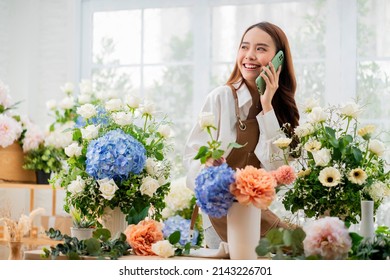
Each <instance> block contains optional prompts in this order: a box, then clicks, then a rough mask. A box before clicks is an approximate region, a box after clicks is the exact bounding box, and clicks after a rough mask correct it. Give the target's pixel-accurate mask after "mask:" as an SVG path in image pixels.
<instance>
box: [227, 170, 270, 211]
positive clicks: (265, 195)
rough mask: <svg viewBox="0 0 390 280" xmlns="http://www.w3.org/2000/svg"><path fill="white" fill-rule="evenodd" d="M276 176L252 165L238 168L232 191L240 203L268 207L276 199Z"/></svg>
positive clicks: (231, 187)
mask: <svg viewBox="0 0 390 280" xmlns="http://www.w3.org/2000/svg"><path fill="white" fill-rule="evenodd" d="M276 186H277V182H276V179H275V177H274V176H273V175H272V174H271V173H269V172H267V171H265V170H264V169H258V168H255V167H253V166H251V165H248V166H246V167H245V168H243V169H237V172H236V182H235V183H233V184H231V185H230V192H231V193H232V194H233V195H234V196H235V197H236V199H237V201H238V202H239V203H242V204H244V205H249V204H250V203H252V204H253V205H254V206H255V207H257V208H260V209H266V208H267V207H268V206H270V205H271V203H272V201H273V200H274V199H275V196H276V192H275V187H276Z"/></svg>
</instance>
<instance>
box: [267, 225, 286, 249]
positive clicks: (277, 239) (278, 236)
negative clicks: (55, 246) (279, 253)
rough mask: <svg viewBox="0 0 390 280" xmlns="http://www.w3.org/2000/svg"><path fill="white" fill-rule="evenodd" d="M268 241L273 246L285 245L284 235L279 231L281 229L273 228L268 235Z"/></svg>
mask: <svg viewBox="0 0 390 280" xmlns="http://www.w3.org/2000/svg"><path fill="white" fill-rule="evenodd" d="M266 237H267V239H268V240H269V242H271V244H273V245H280V244H283V233H282V232H281V231H279V229H276V228H273V229H271V230H270V231H269V232H268V233H267V235H266Z"/></svg>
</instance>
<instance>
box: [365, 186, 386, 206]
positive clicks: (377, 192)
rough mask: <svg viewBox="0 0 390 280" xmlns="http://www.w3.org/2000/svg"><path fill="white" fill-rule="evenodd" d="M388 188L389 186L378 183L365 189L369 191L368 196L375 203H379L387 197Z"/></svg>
mask: <svg viewBox="0 0 390 280" xmlns="http://www.w3.org/2000/svg"><path fill="white" fill-rule="evenodd" d="M386 188H387V186H386V185H385V184H384V183H383V182H380V181H377V182H375V183H373V184H372V185H371V186H368V187H366V188H365V189H368V194H369V195H370V196H371V198H372V199H373V200H374V201H376V202H379V201H381V200H382V199H383V198H384V197H385V196H386V195H385V194H386Z"/></svg>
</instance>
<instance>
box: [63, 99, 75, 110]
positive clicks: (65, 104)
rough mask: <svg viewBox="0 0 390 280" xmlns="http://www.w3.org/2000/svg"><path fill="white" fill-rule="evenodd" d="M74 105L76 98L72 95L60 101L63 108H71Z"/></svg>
mask: <svg viewBox="0 0 390 280" xmlns="http://www.w3.org/2000/svg"><path fill="white" fill-rule="evenodd" d="M73 106H74V98H73V97H72V96H68V97H65V98H64V99H62V100H61V102H60V107H61V108H62V109H71V108H72V107H73Z"/></svg>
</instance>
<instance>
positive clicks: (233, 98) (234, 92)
mask: <svg viewBox="0 0 390 280" xmlns="http://www.w3.org/2000/svg"><path fill="white" fill-rule="evenodd" d="M279 50H282V51H283V53H284V63H283V65H282V67H279V68H278V69H275V68H274V66H273V65H272V63H271V60H272V58H273V57H274V56H275V54H276V53H277V52H278V51H279ZM267 65H268V66H269V69H267V68H266V66H267ZM263 70H264V71H265V73H266V74H264V73H262V71H263ZM261 73H262V74H261ZM259 75H261V76H262V77H263V78H264V80H265V83H266V89H265V92H264V94H263V95H260V94H259V92H258V90H257V87H256V78H257V77H258V76H259ZM295 90H296V79H295V74H294V67H293V63H292V57H291V52H290V46H289V43H288V39H287V37H286V35H285V33H284V32H283V31H282V30H281V29H280V28H279V27H278V26H276V25H274V24H272V23H269V22H260V23H257V24H254V25H252V26H250V27H249V28H248V29H247V30H246V31H245V33H244V34H243V36H242V39H241V42H240V46H239V50H238V53H237V58H236V64H235V67H234V69H233V72H232V73H231V75H230V78H229V79H228V81H227V83H226V85H224V86H220V87H218V88H216V89H214V90H213V91H212V92H210V93H209V94H208V96H207V98H206V101H205V103H204V105H203V107H202V110H201V111H202V112H212V113H213V115H214V116H215V124H217V130H213V132H214V135H213V137H214V139H217V140H218V141H221V142H222V145H221V149H223V150H224V151H225V154H224V155H223V158H224V159H226V162H227V164H228V165H229V166H230V167H231V168H233V169H236V168H244V167H245V166H246V165H252V166H255V167H262V168H264V169H266V170H274V169H276V168H277V167H279V166H280V165H282V164H283V161H281V160H275V158H276V157H275V155H278V154H279V155H280V152H281V151H280V149H279V148H277V147H276V146H275V145H273V144H272V143H273V141H275V140H276V139H278V138H280V137H285V136H286V135H284V133H285V134H287V135H290V134H292V131H293V129H294V128H295V127H296V126H298V122H299V113H298V108H297V106H296V103H295V99H294V96H295ZM286 123H289V124H290V126H289V127H288V128H287V129H284V133H283V132H282V128H283V125H284V124H286ZM207 141H208V135H207V133H205V132H204V131H203V130H202V129H201V127H200V126H199V124H195V126H194V127H193V129H192V131H191V133H190V135H189V138H188V140H187V144H186V148H185V153H184V164H185V166H186V167H187V170H188V174H187V185H188V187H190V188H194V181H195V178H196V176H197V175H198V173H199V172H200V169H201V168H202V166H201V164H200V162H199V160H194V156H195V155H196V153H197V151H198V150H199V148H200V147H201V146H204V145H206V143H207ZM231 142H237V143H239V144H245V143H247V144H246V145H245V146H244V147H243V148H239V149H236V148H233V149H227V146H228V144H229V143H231ZM206 164H209V165H211V164H218V162H210V161H209V162H208V163H206ZM208 218H210V219H208ZM210 222H211V223H210ZM203 226H204V229H205V241H206V245H207V246H209V247H210V248H215V247H217V246H218V244H219V242H220V240H223V241H227V233H226V231H227V229H226V217H223V218H218V219H216V218H212V217H207V216H206V215H203ZM275 227H287V225H286V224H284V223H283V222H282V221H281V220H280V218H279V217H277V216H276V215H275V214H274V213H272V212H271V211H270V210H266V211H264V210H263V211H262V220H261V235H262V236H264V235H265V234H266V233H267V232H268V231H269V230H270V229H271V228H275ZM215 231H216V233H217V235H216V234H215Z"/></svg>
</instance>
